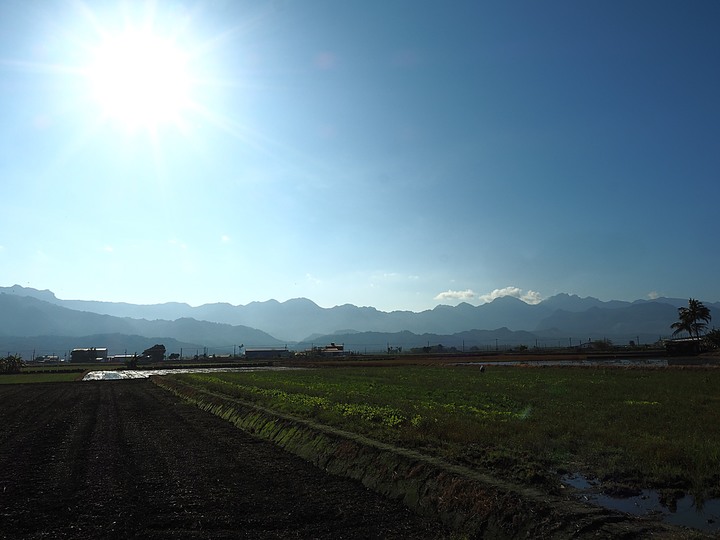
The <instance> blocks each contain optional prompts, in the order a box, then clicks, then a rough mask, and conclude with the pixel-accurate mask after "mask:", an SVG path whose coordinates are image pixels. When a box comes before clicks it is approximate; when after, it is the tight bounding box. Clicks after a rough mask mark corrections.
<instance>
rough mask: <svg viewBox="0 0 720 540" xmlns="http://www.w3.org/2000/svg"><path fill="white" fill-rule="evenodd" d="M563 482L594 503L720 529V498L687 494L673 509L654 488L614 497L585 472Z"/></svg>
mask: <svg viewBox="0 0 720 540" xmlns="http://www.w3.org/2000/svg"><path fill="white" fill-rule="evenodd" d="M562 482H563V484H565V485H567V486H571V487H573V488H575V489H577V490H578V498H580V499H581V500H583V501H586V502H589V503H590V504H595V505H597V506H602V507H603V508H607V509H609V510H617V511H620V512H625V513H627V514H633V515H636V516H657V517H659V518H660V519H661V520H662V521H664V522H665V523H670V524H672V525H678V526H681V527H692V528H693V529H698V530H701V531H705V532H711V533H718V532H720V499H709V500H706V501H703V503H702V505H699V504H697V502H696V501H695V499H694V497H692V496H691V495H685V496H684V497H682V498H680V499H678V500H677V501H676V502H675V503H674V504H673V505H672V508H669V507H668V506H665V505H664V504H663V503H662V502H661V501H660V494H659V493H658V492H657V491H655V490H652V489H643V490H642V492H641V493H640V495H636V496H633V497H612V496H610V495H606V494H605V493H602V491H601V490H600V485H599V483H598V482H597V481H595V480H589V479H588V478H586V477H584V476H583V475H581V474H572V475H565V476H563V477H562Z"/></svg>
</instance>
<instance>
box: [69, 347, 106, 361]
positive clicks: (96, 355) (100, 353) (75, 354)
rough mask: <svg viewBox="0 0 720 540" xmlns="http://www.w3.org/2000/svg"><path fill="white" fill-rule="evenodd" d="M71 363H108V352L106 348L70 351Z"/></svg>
mask: <svg viewBox="0 0 720 540" xmlns="http://www.w3.org/2000/svg"><path fill="white" fill-rule="evenodd" d="M70 361H71V362H77V363H86V364H87V363H93V362H107V361H108V350H107V348H104V347H90V348H89V349H73V350H72V351H70Z"/></svg>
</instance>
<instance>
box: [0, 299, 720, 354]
mask: <svg viewBox="0 0 720 540" xmlns="http://www.w3.org/2000/svg"><path fill="white" fill-rule="evenodd" d="M684 305H687V299H675V298H658V299H656V300H637V301H635V302H625V301H617V300H613V301H608V302H604V301H601V300H598V299H597V298H592V297H587V298H580V297H578V296H576V295H569V294H565V293H562V294H558V295H555V296H552V297H550V298H548V299H546V300H544V301H542V302H540V303H538V304H534V305H531V304H527V303H525V302H523V301H521V300H519V299H517V298H513V297H509V296H506V297H501V298H497V299H495V300H494V301H492V302H489V303H487V304H483V305H480V306H473V305H470V304H467V303H461V304H459V305H457V306H447V305H439V306H437V307H435V308H434V309H431V310H426V311H421V312H412V311H392V312H384V311H379V310H377V309H375V308H373V307H358V306H354V305H351V304H345V305H341V306H336V307H332V308H322V307H320V306H318V305H317V304H315V303H314V302H312V301H311V300H308V299H305V298H297V299H292V300H288V301H285V302H278V301H276V300H268V301H266V302H251V303H249V304H247V305H238V306H234V305H231V304H227V303H213V304H204V305H202V306H198V307H192V306H190V305H188V304H183V303H176V302H170V303H163V304H152V305H138V304H129V303H117V302H97V301H87V300H63V299H58V298H57V297H56V296H55V294H53V293H52V292H51V291H48V290H37V289H33V288H26V287H21V286H19V285H14V286H12V287H0V352H2V351H4V350H6V349H7V350H15V349H20V348H21V347H11V346H10V345H11V344H13V343H14V344H15V345H20V344H21V343H25V344H28V343H30V342H32V341H33V340H35V341H34V343H40V337H42V338H43V340H44V341H42V342H43V343H49V342H53V341H54V343H57V345H60V343H61V342H62V343H69V342H72V343H78V344H77V345H74V346H77V347H80V346H83V345H80V342H81V341H82V342H83V343H87V342H88V338H90V339H91V340H97V343H98V345H96V346H107V345H101V343H108V342H112V343H117V344H118V345H116V346H115V347H118V346H120V345H121V344H122V343H129V342H130V338H129V337H127V338H118V337H117V336H133V339H134V341H133V343H137V346H138V347H140V346H141V345H142V343H149V342H150V341H153V342H156V341H160V340H165V341H166V343H165V345H166V347H167V348H168V351H171V350H177V349H179V348H185V349H186V350H191V349H193V348H195V349H197V350H202V351H204V350H205V348H210V349H217V350H218V352H223V353H227V352H233V350H236V347H237V346H239V345H246V346H248V347H278V346H288V347H291V348H296V349H303V348H307V347H309V346H311V345H313V344H315V345H318V344H326V343H329V342H330V341H334V342H337V343H345V345H346V348H348V349H351V350H359V351H362V350H363V349H366V350H368V349H369V350H372V351H377V350H384V349H385V348H386V347H387V346H392V347H399V346H402V347H422V346H426V345H432V344H443V345H446V346H456V347H457V346H460V345H462V346H464V347H480V348H490V347H494V346H497V345H498V344H502V345H518V344H525V345H528V346H534V345H538V346H540V345H548V346H549V345H552V346H557V345H562V344H572V343H573V342H575V343H576V344H577V343H580V342H586V341H588V340H593V341H594V340H597V339H610V340H612V341H613V342H616V343H627V342H628V341H630V340H633V341H638V340H639V342H641V343H649V342H655V341H657V340H658V338H660V337H666V336H668V335H669V334H670V333H671V328H670V325H671V324H672V323H673V322H674V321H676V320H677V308H678V307H681V306H684ZM705 305H706V306H707V307H708V308H710V310H711V313H720V303H710V302H705ZM109 336H115V338H113V339H111V338H110V337H109ZM60 338H62V339H60ZM65 338H69V341H68V340H67V339H65ZM80 338H83V340H84V341H83V340H80ZM102 339H104V340H105V341H104V342H103V341H101V340H102ZM123 339H125V341H123ZM13 340H14V341H13ZM73 340H74V341H73ZM168 343H170V345H168ZM150 345H152V343H150ZM148 346H149V345H148ZM50 348H53V347H50ZM55 348H59V349H61V348H62V347H58V346H56V347H55ZM65 348H67V347H65ZM120 348H121V349H122V350H117V348H116V350H115V353H119V352H123V351H125V350H126V349H128V348H131V347H129V346H126V347H120ZM220 349H223V350H222V351H220Z"/></svg>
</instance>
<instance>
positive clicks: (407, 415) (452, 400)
mask: <svg viewBox="0 0 720 540" xmlns="http://www.w3.org/2000/svg"><path fill="white" fill-rule="evenodd" d="M176 377H180V378H181V379H182V380H183V381H184V382H186V383H190V384H192V385H193V386H195V387H197V388H202V389H205V390H209V391H212V392H217V393H221V394H223V395H227V396H231V397H234V398H238V399H242V400H244V401H250V402H254V403H257V404H259V405H262V406H264V407H267V408H271V409H275V410H278V411H282V412H285V413H289V414H292V415H296V416H300V417H303V418H308V419H311V420H314V421H316V422H321V423H325V424H328V425H332V426H336V427H339V428H342V429H346V430H350V431H354V432H357V433H361V434H364V435H368V436H370V437H373V438H376V439H380V440H383V441H386V442H390V443H393V444H396V445H398V446H403V447H407V448H413V449H416V450H420V451H422V452H425V453H428V454H431V455H438V456H441V457H443V458H445V459H448V460H451V461H454V462H456V463H463V464H465V465H469V466H475V467H482V468H485V469H488V468H489V469H491V470H492V471H493V472H494V473H495V474H496V475H498V476H501V477H506V478H510V479H512V480H515V481H520V482H524V483H533V484H542V485H543V486H544V487H546V488H548V489H551V490H553V489H559V482H558V474H562V473H564V472H572V473H575V472H582V473H584V474H588V475H590V476H596V477H598V478H599V479H600V480H602V481H603V482H604V483H605V484H606V485H614V486H616V487H617V488H618V489H628V488H637V487H654V488H658V489H666V490H667V489H670V490H684V491H689V492H691V493H693V494H694V495H695V496H698V497H700V498H707V497H712V496H718V495H720V493H718V490H719V487H718V486H719V485H720V472H719V471H720V424H718V422H717V412H718V410H720V395H718V392H717V388H718V386H719V385H720V371H717V370H712V369H686V370H682V369H657V370H655V369H639V368H638V369H635V368H628V369H605V368H488V369H487V370H486V371H485V372H484V373H481V372H480V370H479V369H478V368H476V367H454V368H448V367H408V366H404V367H396V368H393V367H389V368H341V369H316V370H297V371H281V372H253V373H222V374H212V375H209V374H188V375H177V376H176Z"/></svg>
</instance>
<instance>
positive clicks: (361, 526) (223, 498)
mask: <svg viewBox="0 0 720 540" xmlns="http://www.w3.org/2000/svg"><path fill="white" fill-rule="evenodd" d="M447 536H449V533H448V532H447V531H446V530H445V529H443V528H442V527H440V526H439V525H438V524H436V523H434V522H431V521H426V520H423V519H422V518H419V517H417V516H415V515H414V514H411V513H410V512H409V511H408V510H407V509H406V508H405V507H404V506H402V505H401V504H398V503H394V502H392V501H388V500H386V499H383V498H381V497H380V496H378V495H376V494H374V493H373V492H371V491H368V490H367V489H366V488H364V487H363V486H362V485H361V484H359V483H357V482H353V481H350V480H347V479H344V478H338V477H334V476H330V475H327V474H325V473H323V472H322V471H319V470H318V469H316V468H314V467H313V466H311V465H310V464H308V463H306V462H305V461H303V460H301V459H299V458H296V457H295V456H293V455H291V454H288V453H286V452H284V451H282V450H280V449H278V448H277V447H275V446H273V445H271V444H269V443H265V442H262V441H259V440H256V439H254V438H252V437H250V436H248V435H246V434H245V433H243V432H242V431H240V430H238V429H235V428H234V427H232V426H231V425H230V424H229V423H227V422H225V421H223V420H220V419H219V418H217V417H215V416H213V415H210V414H207V413H204V412H202V411H200V410H199V409H197V408H195V407H193V406H191V405H186V404H183V403H180V402H179V401H177V400H176V399H174V398H173V397H171V396H170V395H169V394H168V393H166V392H165V391H163V390H161V389H159V388H157V387H156V386H154V385H153V384H152V383H150V382H149V381H147V380H139V381H138V380H132V381H113V382H97V383H95V382H83V383H53V384H34V385H2V386H0V538H2V539H6V538H7V539H10V538H53V539H63V538H203V539H205V538H333V539H337V538H445V537H447Z"/></svg>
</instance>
